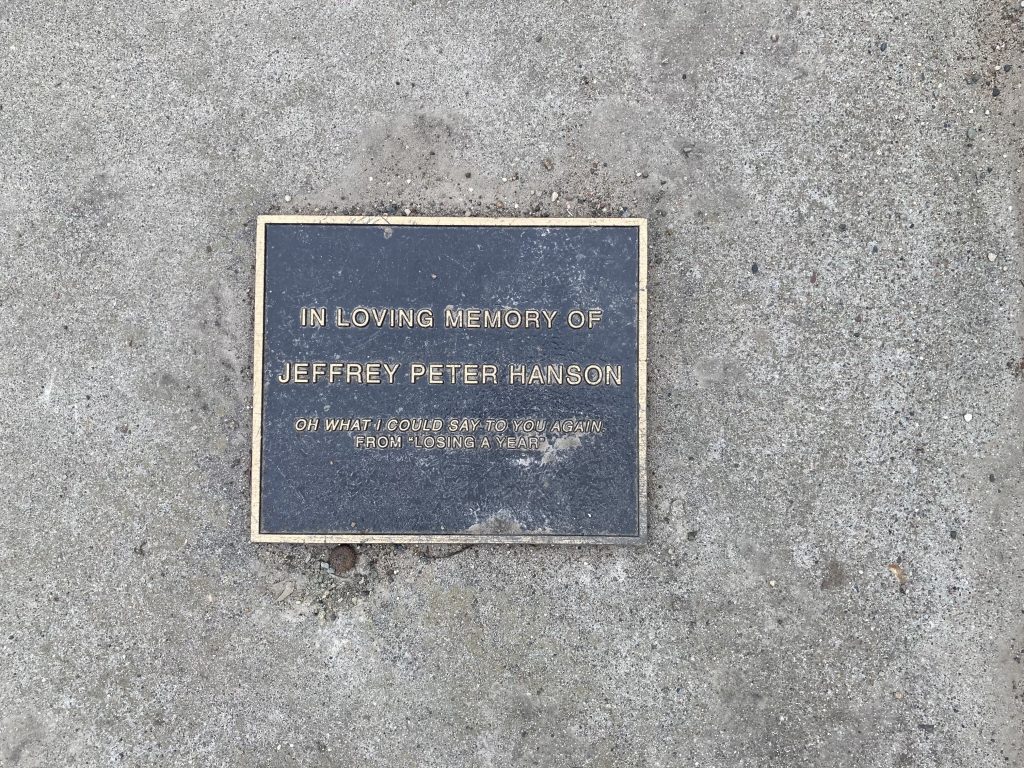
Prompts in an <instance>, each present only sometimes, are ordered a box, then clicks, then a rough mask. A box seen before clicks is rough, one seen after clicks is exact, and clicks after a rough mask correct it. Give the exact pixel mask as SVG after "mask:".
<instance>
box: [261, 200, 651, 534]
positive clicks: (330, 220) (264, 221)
mask: <svg viewBox="0 0 1024 768" xmlns="http://www.w3.org/2000/svg"><path fill="white" fill-rule="evenodd" d="M268 224H361V225H372V226H390V227H400V226H412V225H415V226H421V227H422V226H427V227H438V226H444V227H635V228H636V229H637V230H638V235H639V237H638V241H639V249H638V253H637V277H638V291H637V417H638V420H639V423H638V425H637V441H638V445H637V517H638V521H637V522H638V524H637V530H638V535H637V536H571V535H568V536H564V535H555V534H551V535H548V534H509V535H504V536H503V535H499V534H482V535H472V534H466V533H453V534H447V535H446V534H376V533H373V534H370V533H336V534H326V535H316V534H304V533H294V534H293V533H285V534H277V533H262V532H261V531H260V501H261V498H260V496H261V494H260V486H261V478H260V470H261V465H262V456H261V452H262V447H263V435H262V431H263V322H264V273H265V267H266V262H265V258H266V250H265V246H266V227H267V225H268ZM252 375H253V392H252V473H251V476H252V480H251V515H250V535H251V538H252V541H255V542H267V543H278V544H643V543H645V542H646V541H647V219H617V218H607V219H585V218H579V219H568V218H550V219H548V218H486V217H479V218H478V217H462V216H459V217H437V216H298V215H267V216H259V217H257V219H256V288H255V301H254V321H253V364H252Z"/></svg>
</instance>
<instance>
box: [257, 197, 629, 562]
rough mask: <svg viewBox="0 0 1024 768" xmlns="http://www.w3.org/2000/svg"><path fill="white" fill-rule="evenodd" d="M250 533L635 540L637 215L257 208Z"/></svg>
mask: <svg viewBox="0 0 1024 768" xmlns="http://www.w3.org/2000/svg"><path fill="white" fill-rule="evenodd" d="M256 242H257V270H256V323H255V337H256V340H255V363H254V366H253V368H254V376H255V380H254V402H253V460H252V461H253V463H252V538H253V540H254V541H278V542H346V541H348V542H389V541H390V542H424V543H426V542H432V543H437V542H441V543H444V542H450V543H460V542H508V543H514V542H529V543H542V542H598V543H600V542H605V543H630V542H639V541H642V540H643V539H644V537H645V535H646V528H647V525H646V511H645V499H646V477H645V470H644V459H645V457H644V444H645V411H644V407H645V406H644V404H645V376H646V349H645V347H646V259H647V254H646V250H647V230H646V221H645V220H642V219H423V218H397V219H391V218H389V219H384V218H351V217H336V216H335V217H317V216H264V217H261V218H260V219H259V222H258V224H257V239H256Z"/></svg>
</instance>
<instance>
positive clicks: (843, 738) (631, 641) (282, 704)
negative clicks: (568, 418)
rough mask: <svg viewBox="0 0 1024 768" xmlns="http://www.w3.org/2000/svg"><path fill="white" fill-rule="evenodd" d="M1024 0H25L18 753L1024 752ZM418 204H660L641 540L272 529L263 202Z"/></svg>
mask: <svg viewBox="0 0 1024 768" xmlns="http://www.w3.org/2000/svg"><path fill="white" fill-rule="evenodd" d="M1022 18H1024V8H1021V6H1020V4H1019V3H1017V2H1012V3H1011V2H1003V1H1002V0H982V1H980V2H976V1H973V0H969V1H968V2H945V1H943V0H921V1H920V2H915V3H911V2H881V1H879V0H876V1H873V2H863V3H846V2H836V1H835V0H810V1H809V2H777V1H774V0H764V2H747V3H735V2H723V3H711V2H700V3H696V2H694V3H646V2H641V3H635V4H634V3H604V4H595V3H569V2H538V1H534V2H523V3H504V4H500V5H499V4H490V3H485V2H461V3H460V2H412V1H411V0H410V1H408V2H393V1H391V0H383V1H382V2H363V1H360V2H354V3H349V2H344V3H341V2H339V3H301V2H294V1H293V2H283V3H270V2H266V1H265V0H255V1H253V2H246V3H226V2H212V3H199V2H188V1H185V2H179V3H173V4H172V3H167V2H163V1H162V0H161V1H156V2H145V3H143V2H126V3H116V4H115V3H108V4H106V5H105V6H103V7H101V6H99V5H93V4H90V3H78V4H63V3H45V2H24V3H7V4H5V5H3V6H2V7H0V50H2V62H3V65H2V66H0V105H2V110H0V135H2V142H0V174H2V183H0V206H2V210H0V214H2V215H0V345H2V349H3V356H2V362H0V499H2V505H0V510H2V512H0V575H2V587H0V622H2V633H0V673H2V674H0V764H2V765H4V766H8V765H9V766H54V765H86V766H87V765H97V766H100V765H115V764H124V765H133V766H169V765H174V766H178V765H182V766H188V765H195V766H291V765H295V766H345V765H366V766H519V765H523V766H534V765H536V766H580V767H583V766H587V767H591V766H594V767H596V766H615V767H616V768H618V767H619V766H677V765H678V766H701V767H702V768H710V767H712V766H714V767H715V768H724V767H726V766H744V767H749V766H773V767H775V766H841V767H843V768H846V767H849V768H853V767H856V768H869V767H870V768H876V767H877V766H899V767H901V768H904V767H906V766H943V767H948V766H1004V765H1005V766H1020V765H1022V764H1024V743H1022V715H1024V711H1022V699H1021V696H1022V693H1021V690H1022V689H1021V684H1022V671H1021V669H1022V668H1021V663H1020V659H1021V653H1022V645H1024V584H1022V580H1021V579H1022V575H1024V567H1022V559H1021V556H1022V553H1024V552H1022V551H1024V546H1022V521H1021V508H1022V506H1024V488H1022V471H1021V460H1022V438H1021V426H1022V423H1021V422H1022V418H1021V416H1022V409H1021V406H1022V392H1024V349H1022V340H1021V334H1022V324H1021V298H1022V293H1024V283H1022V282H1021V277H1022V249H1021V243H1020V211H1019V207H1018V205H1019V202H1020V192H1021V175H1020V161H1021V128H1022V125H1021V113H1020V108H1021V82H1022V75H1024V57H1022V43H1024V35H1022ZM545 160H547V161H549V162H547V164H545ZM549 167H550V169H549ZM554 192H557V193H558V199H557V200H556V201H552V193H554ZM405 208H408V209H410V210H412V211H415V212H419V213H429V214H445V213H458V214H464V213H466V212H469V213H470V214H474V213H479V214H492V215H493V214H495V213H502V212H504V213H508V212H513V213H514V212H519V213H523V214H526V213H534V214H555V213H557V214H559V215H564V214H582V213H598V212H604V211H605V210H607V211H608V212H610V213H612V214H615V213H622V212H623V211H624V210H628V212H629V214H630V215H643V216H648V217H650V219H651V233H652V242H651V248H652V250H651V270H650V278H651V314H650V323H651V336H650V342H651V357H652V360H651V371H650V392H651V403H650V406H651V407H650V415H651V439H650V464H651V466H650V480H651V499H650V502H651V510H652V511H651V525H652V528H651V543H650V545H649V546H648V547H646V548H645V549H641V550H635V549H599V548H593V549H587V548H576V547H572V548H528V547H527V548H524V547H515V548H503V547H478V548H471V549H468V550H465V551H462V552H455V551H435V550H418V549H415V548H401V547H365V548H362V549H361V550H360V552H359V561H358V565H357V567H356V569H355V571H354V572H352V573H350V574H348V575H344V576H340V577H337V576H334V575H332V574H331V573H330V572H328V571H327V570H325V569H324V568H323V567H322V565H321V564H322V563H323V562H324V560H325V558H326V556H327V550H326V549H324V548H316V547H311V548H303V547H284V546H255V545H252V544H250V543H249V542H248V540H247V525H248V521H247V514H248V487H247V482H248V478H247V471H248V470H247V464H248V456H249V426H248V418H249V413H250V381H249V378H250V365H251V351H250V340H251V331H252V328H251V319H250V311H251V309H250V308H251V302H252V281H253V259H254V244H253V231H254V226H253V225H254V217H255V216H256V215H257V214H258V213H264V212H274V211H289V212H301V213H314V212H322V211H338V212H371V213H372V212H380V211H398V210H402V209H405ZM755 265H756V267H755ZM968 417H969V418H968Z"/></svg>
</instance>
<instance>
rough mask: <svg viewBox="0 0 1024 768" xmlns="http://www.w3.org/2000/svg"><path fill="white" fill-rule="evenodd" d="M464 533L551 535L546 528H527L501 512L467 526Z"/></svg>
mask: <svg viewBox="0 0 1024 768" xmlns="http://www.w3.org/2000/svg"><path fill="white" fill-rule="evenodd" d="M466 533H472V534H477V535H483V534H498V535H516V534H542V533H551V529H550V528H549V527H547V526H543V527H539V528H532V529H531V528H527V527H526V526H524V525H523V524H522V523H521V522H519V521H518V520H514V519H513V517H512V515H511V514H510V513H509V512H507V511H504V510H503V511H501V512H499V513H498V514H496V515H492V516H491V517H488V518H487V519H486V520H481V521H480V522H478V523H474V524H473V525H471V526H469V528H467V529H466Z"/></svg>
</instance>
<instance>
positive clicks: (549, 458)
mask: <svg viewBox="0 0 1024 768" xmlns="http://www.w3.org/2000/svg"><path fill="white" fill-rule="evenodd" d="M582 446H583V441H582V440H580V437H579V435H564V436H562V437H556V438H555V440H554V442H551V443H548V444H547V446H545V447H544V448H543V449H542V451H543V455H542V457H541V460H540V465H541V466H542V467H543V466H546V465H548V464H551V463H552V462H555V461H558V460H559V459H561V458H562V454H563V453H564V452H566V451H572V450H575V449H576V448H580V447H582Z"/></svg>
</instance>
